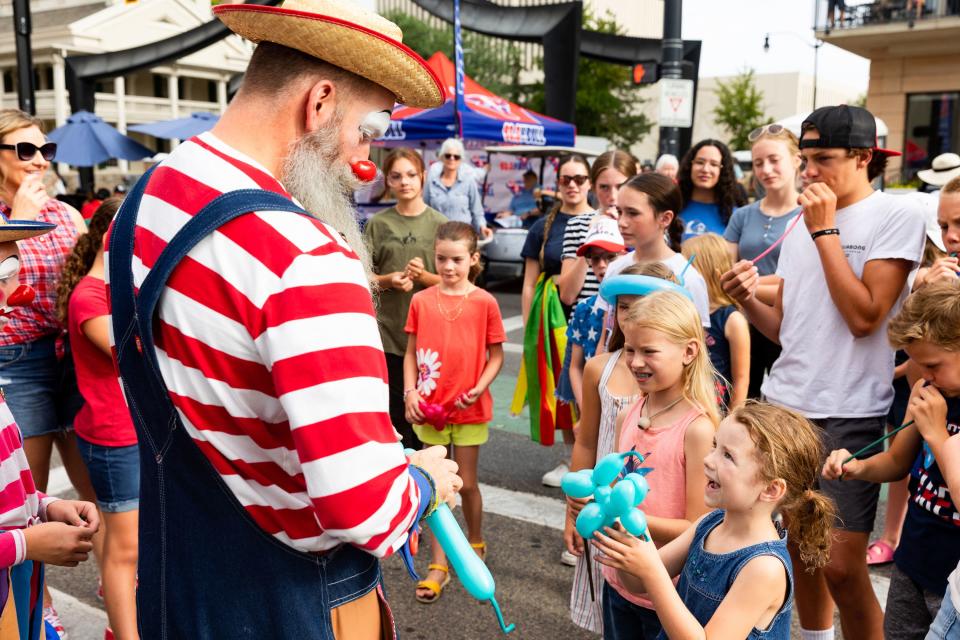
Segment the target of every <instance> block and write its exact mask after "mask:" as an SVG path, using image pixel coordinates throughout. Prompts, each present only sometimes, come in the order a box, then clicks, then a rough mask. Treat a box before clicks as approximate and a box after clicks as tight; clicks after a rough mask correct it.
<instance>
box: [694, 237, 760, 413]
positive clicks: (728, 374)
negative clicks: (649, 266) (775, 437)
mask: <svg viewBox="0 0 960 640" xmlns="http://www.w3.org/2000/svg"><path fill="white" fill-rule="evenodd" d="M726 245H727V243H726V242H725V241H724V240H723V238H722V237H720V236H718V235H717V234H715V233H705V234H703V235H702V236H696V237H694V238H690V239H689V240H686V241H684V243H683V257H685V258H687V259H690V258H693V265H694V266H695V267H696V268H697V269H698V270H699V271H700V273H702V274H703V277H704V279H706V281H707V292H708V293H709V294H710V327H709V328H708V329H707V349H709V351H710V362H712V363H713V368H714V369H716V371H717V374H718V377H717V394H718V396H719V397H720V399H721V400H722V403H723V405H724V406H727V407H729V408H730V409H734V408H735V407H738V406H740V405H741V404H743V401H744V400H746V399H747V389H748V387H749V383H750V325H749V324H747V318H746V317H745V316H744V315H743V314H742V313H741V312H740V311H739V309H738V308H737V305H736V303H735V302H734V301H733V298H731V297H730V296H728V295H727V294H726V292H724V290H723V288H722V287H721V286H720V276H721V275H722V274H724V273H726V272H727V271H729V270H730V269H732V268H733V261H732V260H731V259H730V253H729V252H728V251H727V246H726Z"/></svg>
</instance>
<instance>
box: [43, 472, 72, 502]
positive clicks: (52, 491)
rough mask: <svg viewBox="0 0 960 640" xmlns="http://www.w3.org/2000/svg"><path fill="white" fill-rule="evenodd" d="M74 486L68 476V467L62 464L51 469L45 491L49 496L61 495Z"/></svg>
mask: <svg viewBox="0 0 960 640" xmlns="http://www.w3.org/2000/svg"><path fill="white" fill-rule="evenodd" d="M72 488H73V485H72V484H71V483H70V478H69V477H67V468H66V467H63V466H60V467H53V468H52V469H50V476H49V477H48V479H47V490H46V492H45V493H46V494H47V495H48V496H59V495H61V494H62V493H65V492H66V491H69V490H70V489H72Z"/></svg>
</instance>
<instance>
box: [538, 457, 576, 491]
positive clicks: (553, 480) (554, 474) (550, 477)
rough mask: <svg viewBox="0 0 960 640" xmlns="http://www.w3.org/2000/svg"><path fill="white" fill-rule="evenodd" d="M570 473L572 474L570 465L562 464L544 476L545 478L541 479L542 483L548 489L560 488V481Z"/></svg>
mask: <svg viewBox="0 0 960 640" xmlns="http://www.w3.org/2000/svg"><path fill="white" fill-rule="evenodd" d="M568 473H570V465H568V464H567V463H566V462H561V463H560V464H558V465H557V466H556V467H555V468H554V469H553V470H552V471H547V472H546V473H545V474H543V478H541V479H540V482H542V483H543V484H544V485H545V486H548V487H559V486H560V480H562V479H563V476H565V475H566V474H568Z"/></svg>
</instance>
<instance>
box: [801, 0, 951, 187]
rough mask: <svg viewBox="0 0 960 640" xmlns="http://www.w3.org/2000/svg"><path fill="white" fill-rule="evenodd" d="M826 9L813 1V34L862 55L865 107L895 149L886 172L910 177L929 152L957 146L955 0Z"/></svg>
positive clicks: (927, 161)
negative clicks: (866, 71) (866, 73)
mask: <svg viewBox="0 0 960 640" xmlns="http://www.w3.org/2000/svg"><path fill="white" fill-rule="evenodd" d="M848 4H850V3H849V2H848ZM908 5H909V8H908ZM917 5H919V9H918V8H917ZM826 9H827V3H826V2H820V6H819V7H818V16H819V21H818V24H817V30H818V36H819V37H821V38H822V39H824V40H825V41H827V42H829V43H830V44H833V45H836V46H838V47H841V48H843V49H846V50H847V51H851V52H853V53H856V54H858V55H861V56H863V57H865V58H869V59H870V85H869V88H868V90H867V108H868V109H870V111H872V112H873V113H874V115H876V116H878V117H879V118H881V119H883V120H884V121H885V122H886V123H887V126H888V127H889V130H890V133H889V136H888V138H887V145H888V146H889V147H891V148H893V149H895V150H897V151H901V152H903V156H902V157H901V158H892V159H891V162H890V167H889V168H890V171H889V174H888V177H889V178H892V179H897V178H898V177H899V178H901V179H903V180H910V179H912V178H913V177H914V176H915V175H916V172H917V171H918V170H920V169H925V168H927V167H929V166H930V162H931V161H932V159H933V158H934V157H935V156H937V155H939V154H941V153H944V152H947V151H952V152H958V151H960V64H958V61H960V0H927V1H926V2H919V3H904V2H889V1H888V2H874V3H867V4H861V5H857V6H853V7H850V8H848V9H847V11H845V12H844V14H843V15H839V14H838V15H834V16H828V15H827V14H826ZM828 27H830V28H828Z"/></svg>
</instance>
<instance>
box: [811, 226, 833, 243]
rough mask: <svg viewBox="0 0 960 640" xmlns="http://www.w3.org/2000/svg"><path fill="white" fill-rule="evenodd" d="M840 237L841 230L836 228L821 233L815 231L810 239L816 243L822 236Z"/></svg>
mask: <svg viewBox="0 0 960 640" xmlns="http://www.w3.org/2000/svg"><path fill="white" fill-rule="evenodd" d="M838 235H840V229H837V228H836V227H834V228H832V229H821V230H820V231H814V232H813V233H811V234H810V238H811V239H812V240H814V241H816V239H817V238H819V237H820V236H838Z"/></svg>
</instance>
